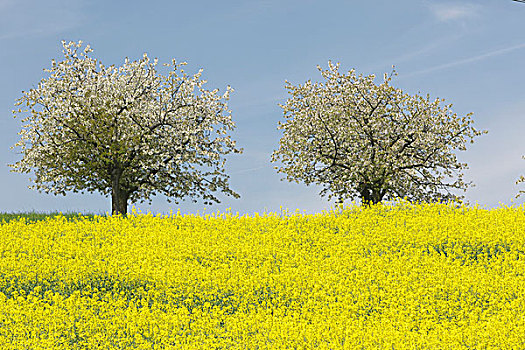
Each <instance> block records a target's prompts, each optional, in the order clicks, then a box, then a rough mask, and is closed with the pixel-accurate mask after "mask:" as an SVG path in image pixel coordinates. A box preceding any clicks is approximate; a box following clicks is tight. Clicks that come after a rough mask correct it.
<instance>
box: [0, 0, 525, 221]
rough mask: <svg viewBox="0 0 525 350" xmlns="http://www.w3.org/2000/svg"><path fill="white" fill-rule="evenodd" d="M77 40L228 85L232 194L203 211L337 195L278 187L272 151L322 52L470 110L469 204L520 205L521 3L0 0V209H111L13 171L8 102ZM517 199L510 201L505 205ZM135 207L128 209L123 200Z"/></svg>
mask: <svg viewBox="0 0 525 350" xmlns="http://www.w3.org/2000/svg"><path fill="white" fill-rule="evenodd" d="M62 40H66V41H78V40H82V41H84V42H85V43H88V44H90V45H91V46H92V48H93V49H94V52H93V55H94V57H96V58H98V59H100V60H101V61H102V62H103V63H104V64H105V65H111V64H115V65H117V66H120V65H121V64H122V63H123V61H124V58H125V57H129V58H130V59H132V60H134V59H138V58H140V57H141V56H142V54H143V53H144V52H147V53H148V56H150V57H158V58H159V63H165V62H169V61H170V60H171V59H172V58H175V59H177V61H187V62H188V66H187V67H186V68H187V69H186V70H187V71H188V72H189V73H193V72H196V71H197V70H198V69H199V68H203V69H204V73H203V77H204V78H205V79H206V80H208V84H207V87H208V88H209V89H213V88H219V89H220V90H221V91H224V89H225V87H226V86H227V85H231V86H232V87H233V88H234V89H235V92H234V93H233V94H232V97H231V101H230V103H229V106H230V108H231V109H232V117H233V120H234V121H235V123H236V126H237V128H236V130H235V132H234V133H233V134H232V135H233V138H234V139H235V140H237V142H238V145H239V146H240V147H242V148H243V149H244V153H243V154H241V155H233V156H229V157H228V158H227V159H228V161H227V165H226V169H227V172H228V174H229V175H231V178H230V185H231V188H232V189H233V190H235V191H236V192H238V193H239V194H240V195H241V198H240V199H234V198H232V197H227V196H223V195H219V197H220V198H221V200H222V203H220V204H216V205H213V206H206V209H205V212H206V213H210V212H216V211H217V210H220V211H224V210H225V209H226V208H231V211H232V212H234V213H235V212H239V213H240V214H250V215H251V214H253V213H254V212H259V213H261V212H264V211H265V210H266V211H279V210H280V207H281V206H282V207H283V208H288V209H289V210H291V211H294V210H296V209H300V210H305V211H306V212H307V213H316V212H320V211H322V210H324V209H329V208H330V207H331V206H332V205H333V204H334V203H333V202H329V201H327V200H326V198H321V197H320V196H319V191H320V190H321V188H320V187H316V186H310V187H307V186H305V185H304V184H296V183H289V182H287V181H280V179H281V178H282V177H283V175H282V174H278V173H277V172H276V170H275V169H274V166H275V165H276V164H274V163H271V162H270V155H271V153H272V152H273V150H275V149H277V148H278V141H279V138H280V136H281V132H280V131H279V130H277V123H278V122H279V121H282V120H283V116H282V110H281V108H280V107H279V106H278V104H279V103H284V102H285V100H286V98H287V92H286V90H285V88H284V82H285V80H288V81H290V82H291V83H293V84H294V85H297V84H300V83H304V82H305V81H306V80H308V79H312V80H313V81H320V80H321V76H320V74H319V72H318V71H317V69H316V66H317V65H321V66H322V67H324V68H326V67H327V62H328V60H331V61H333V62H340V63H341V70H342V71H347V70H349V69H351V68H355V69H356V71H357V73H363V74H365V75H367V74H371V73H374V74H376V75H377V76H378V80H377V82H378V83H379V82H380V81H381V77H382V75H383V73H390V72H391V70H392V65H395V67H396V71H397V72H398V76H397V77H395V78H394V79H393V81H392V85H394V86H396V87H399V88H401V89H403V90H405V91H406V92H409V93H412V94H414V93H418V92H421V94H424V95H426V94H427V93H428V94H430V96H431V97H432V98H436V97H440V98H444V99H445V100H446V103H452V104H453V105H454V107H453V111H455V112H457V113H458V114H459V115H465V114H467V113H469V112H473V113H474V114H473V116H472V118H473V120H474V122H475V124H474V126H475V127H476V128H477V129H481V130H488V131H489V133H488V134H486V135H483V136H481V137H478V138H477V139H476V141H475V143H474V144H468V145H467V151H466V152H457V154H458V158H459V159H460V161H462V162H463V161H464V162H466V163H468V165H469V167H470V169H468V170H467V171H465V180H467V181H473V183H474V184H475V185H476V187H473V188H470V189H469V190H468V191H467V192H466V193H465V195H466V199H467V200H469V201H470V202H471V204H475V203H478V204H479V205H481V206H486V207H487V208H495V207H498V206H499V203H502V204H505V205H511V204H513V203H514V204H518V205H519V204H523V203H524V202H525V196H521V197H520V198H519V199H514V200H513V198H514V197H515V195H516V194H517V193H518V191H519V190H520V189H525V184H521V185H515V181H516V180H517V179H518V177H519V176H520V175H522V174H523V175H525V160H523V159H522V158H521V156H522V155H525V143H524V137H525V4H524V3H519V2H515V1H511V0H477V1H437V0H436V1H432V0H420V1H417V0H401V1H395V2H394V1H384V0H383V1H331V0H320V1H318V0H261V1H248V0H244V1H240V0H238V1H232V0H225V1H208V0H204V1H155V0H151V1H148V2H143V1H134V0H127V1H105V0H104V1H100V0H94V1H86V0H68V1H66V0H47V1H45V2H44V1H36V0H27V1H17V0H0V76H1V84H0V115H1V117H0V149H1V150H2V151H1V152H0V155H1V160H0V186H1V193H2V195H1V196H0V212H18V211H30V210H36V211H41V212H48V211H55V210H58V211H64V212H65V211H76V212H94V213H105V212H107V211H109V210H110V206H111V199H110V198H108V197H104V196H102V195H100V194H85V195H80V194H73V193H71V194H68V195H66V196H65V197H63V196H53V195H51V194H45V193H39V192H37V191H35V190H30V189H28V188H27V186H28V185H29V184H30V182H29V177H30V176H31V175H25V174H19V173H13V172H10V168H9V167H8V166H7V164H9V163H14V162H16V161H17V160H18V159H20V155H19V154H18V153H17V150H11V149H10V147H11V146H12V145H13V144H15V143H16V142H17V141H18V139H19V136H18V135H17V133H18V132H19V131H20V128H21V121H20V119H19V118H17V119H14V118H13V116H12V113H11V111H12V109H14V102H15V100H16V99H17V98H19V97H21V91H22V90H28V89H30V88H31V87H34V86H36V85H37V84H38V82H39V81H40V80H41V79H42V78H44V77H45V76H46V75H45V73H44V72H43V69H44V68H48V67H49V66H50V63H51V59H53V58H55V59H61V56H62V53H61V50H62V46H61V41H62ZM511 200H513V202H512V201H511ZM134 205H135V207H136V208H138V209H140V210H141V211H142V212H148V211H151V212H153V213H169V211H170V210H173V211H174V212H176V211H177V210H178V209H179V208H180V210H181V212H182V213H197V212H199V213H202V212H203V210H204V208H205V206H204V205H203V204H202V201H199V202H197V203H192V202H191V200H189V199H183V200H182V202H180V203H179V204H175V203H168V202H167V201H166V199H165V197H163V196H157V197H156V198H155V199H154V200H153V203H152V205H148V204H147V203H135V204H134ZM130 208H131V206H130Z"/></svg>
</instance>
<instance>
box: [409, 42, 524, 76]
mask: <svg viewBox="0 0 525 350" xmlns="http://www.w3.org/2000/svg"><path fill="white" fill-rule="evenodd" d="M523 48H525V43H521V44H518V45H514V46H510V47H506V48H503V49H498V50H494V51H490V52H486V53H483V54H480V55H476V56H473V57H468V58H464V59H460V60H457V61H452V62H449V63H444V64H440V65H437V66H434V67H430V68H425V69H422V70H419V71H415V72H413V73H409V74H406V75H403V77H404V78H406V77H411V76H414V75H420V74H426V73H430V72H433V71H436V70H441V69H446V68H451V67H455V66H460V65H463V64H467V63H472V62H476V61H481V60H484V59H487V58H491V57H494V56H500V55H503V54H506V53H509V52H512V51H516V50H519V49H523Z"/></svg>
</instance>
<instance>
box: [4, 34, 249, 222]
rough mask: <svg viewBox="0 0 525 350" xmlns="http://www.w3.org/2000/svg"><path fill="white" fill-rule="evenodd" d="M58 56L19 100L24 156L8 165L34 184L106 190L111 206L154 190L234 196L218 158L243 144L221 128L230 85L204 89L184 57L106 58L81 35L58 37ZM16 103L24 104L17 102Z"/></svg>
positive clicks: (228, 126)
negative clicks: (118, 61)
mask: <svg viewBox="0 0 525 350" xmlns="http://www.w3.org/2000/svg"><path fill="white" fill-rule="evenodd" d="M62 45H63V54H64V59H63V60H62V61H60V62H56V61H55V60H53V61H52V66H51V68H50V69H45V70H44V71H45V72H47V73H49V76H48V77H47V78H45V79H43V80H42V81H41V82H40V83H39V84H38V86H37V87H36V88H32V89H30V90H29V91H25V92H23V96H22V97H21V98H20V99H18V100H17V103H16V106H18V107H19V109H18V110H15V111H13V113H14V115H15V117H16V116H17V115H20V114H22V113H24V115H25V113H28V112H29V114H28V115H25V117H24V118H23V119H22V122H23V123H25V124H24V125H23V128H22V131H21V132H20V135H21V139H20V141H19V142H18V143H17V144H16V145H15V147H19V148H21V153H22V155H23V158H22V159H21V160H20V161H18V162H17V163H15V164H11V165H10V166H11V167H12V168H13V171H18V172H23V173H29V172H31V171H33V170H34V173H35V178H34V179H32V181H33V182H34V185H33V186H31V188H36V189H37V190H39V191H44V192H47V193H53V194H55V195H56V194H63V195H65V193H66V192H67V191H73V192H83V191H88V192H94V191H98V192H100V193H102V194H104V195H111V197H112V213H122V214H125V213H126V212H127V204H128V201H131V202H136V201H138V200H140V201H145V200H148V201H151V198H152V196H153V195H154V194H157V193H160V194H164V195H166V196H167V197H168V200H174V201H175V202H177V200H178V199H180V198H183V197H187V196H190V197H191V198H192V199H193V200H194V201H195V200H196V198H199V197H202V199H204V201H205V203H212V202H219V199H218V198H217V197H216V196H215V195H214V192H216V191H221V192H223V193H225V194H226V195H231V196H234V197H239V195H238V194H237V193H235V192H234V191H233V190H231V189H230V188H229V185H228V176H227V175H226V174H225V170H224V163H225V160H224V158H223V157H222V156H223V155H226V154H228V153H241V152H242V150H241V149H237V148H236V145H235V141H233V140H232V139H231V137H230V136H228V135H227V134H228V131H231V130H233V129H234V127H235V124H234V122H233V121H232V118H231V111H230V110H229V109H228V106H227V103H226V101H227V100H228V99H229V95H230V93H231V92H232V89H231V88H230V87H229V86H228V87H227V88H226V91H225V92H224V93H223V94H222V95H221V94H219V90H218V89H215V90H212V91H209V90H206V89H204V87H203V86H204V84H205V83H206V81H205V80H203V79H202V78H201V75H202V69H201V70H199V72H198V73H196V74H194V75H187V74H186V73H185V72H184V70H183V69H182V67H183V66H184V65H185V64H186V63H185V62H182V63H177V62H176V61H175V60H174V59H173V60H172V61H171V63H168V64H164V66H165V67H167V68H166V69H167V70H169V73H168V74H167V75H162V74H159V73H158V72H157V68H156V67H157V64H158V60H157V59H155V60H154V61H150V59H149V58H148V56H147V54H144V55H143V57H142V59H140V60H138V61H130V60H129V59H128V58H126V59H125V61H124V64H123V65H122V66H121V67H118V68H117V67H115V66H113V65H112V66H109V67H106V66H104V65H103V64H102V63H101V62H99V61H98V60H97V59H95V58H92V57H91V56H90V54H91V53H92V51H93V50H92V49H91V48H90V46H89V45H87V46H86V47H85V48H84V49H82V42H81V41H79V42H78V43H75V42H69V43H66V42H62ZM24 107H26V108H25V109H24Z"/></svg>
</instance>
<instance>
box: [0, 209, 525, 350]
mask: <svg viewBox="0 0 525 350" xmlns="http://www.w3.org/2000/svg"><path fill="white" fill-rule="evenodd" d="M0 254H1V258H0V349H6V350H7V349H46V350H47V349H287V348H289V349H314V348H318V349H525V206H520V207H504V208H500V209H492V210H487V209H482V208H478V207H466V206H459V205H454V204H423V205H413V204H409V203H406V202H405V203H398V204H397V205H395V206H394V205H377V206H373V207H372V208H361V207H356V206H351V207H347V208H339V209H333V210H331V211H330V212H324V213H322V214H317V215H305V214H301V213H298V212H296V213H289V212H282V213H270V214H263V215H254V216H239V215H232V214H231V213H222V214H221V213H217V214H214V215H206V216H204V215H203V216H196V215H193V216H182V215H179V214H174V215H170V216H164V217H161V216H152V215H151V214H149V215H143V214H137V213H134V214H132V215H129V216H128V217H127V218H122V217H118V216H115V217H95V218H94V219H88V218H84V219H78V220H67V219H66V218H64V217H60V216H59V217H56V218H53V219H48V220H45V221H41V222H27V221H26V220H25V219H20V220H16V221H11V222H9V223H5V222H4V223H3V224H2V225H1V226H0Z"/></svg>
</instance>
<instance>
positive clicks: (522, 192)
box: [516, 156, 525, 198]
mask: <svg viewBox="0 0 525 350" xmlns="http://www.w3.org/2000/svg"><path fill="white" fill-rule="evenodd" d="M522 158H523V159H525V156H523V157H522ZM522 182H525V176H523V175H521V176H520V178H519V179H518V180H517V181H516V185H518V184H520V183H522ZM522 194H525V190H520V191H519V192H518V194H517V195H516V198H518V197H520V196H521V195H522Z"/></svg>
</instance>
